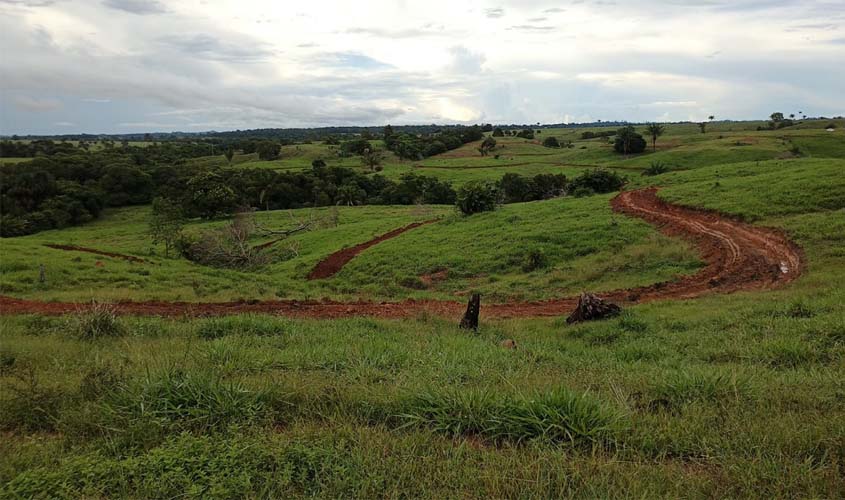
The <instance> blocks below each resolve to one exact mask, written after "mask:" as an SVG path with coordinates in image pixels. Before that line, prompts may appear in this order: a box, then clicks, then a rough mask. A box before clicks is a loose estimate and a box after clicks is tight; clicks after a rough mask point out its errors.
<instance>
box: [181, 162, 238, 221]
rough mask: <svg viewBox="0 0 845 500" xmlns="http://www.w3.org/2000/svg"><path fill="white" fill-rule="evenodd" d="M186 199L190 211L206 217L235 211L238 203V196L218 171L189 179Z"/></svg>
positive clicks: (209, 217)
mask: <svg viewBox="0 0 845 500" xmlns="http://www.w3.org/2000/svg"><path fill="white" fill-rule="evenodd" d="M185 199H186V202H187V204H188V208H189V209H190V211H192V212H195V213H196V214H197V215H199V216H200V217H202V218H205V219H211V218H213V217H215V216H217V215H223V214H230V213H233V212H234V210H235V208H236V207H237V205H238V196H237V195H236V194H235V192H234V191H233V190H232V188H231V187H229V186H228V185H227V184H226V182H225V181H224V179H223V178H222V177H221V176H220V175H218V174H217V173H216V172H203V173H201V174H197V175H195V176H193V177H191V178H190V179H188V182H187V183H186V197H185Z"/></svg>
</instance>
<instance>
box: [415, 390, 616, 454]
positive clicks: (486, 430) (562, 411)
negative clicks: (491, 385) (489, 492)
mask: <svg viewBox="0 0 845 500" xmlns="http://www.w3.org/2000/svg"><path fill="white" fill-rule="evenodd" d="M400 418H401V419H402V420H404V421H405V424H404V425H405V426H413V425H418V426H423V427H428V428H430V429H433V430H434V431H437V432H442V433H445V434H450V435H453V436H460V435H470V436H472V435H475V436H480V437H483V438H486V439H489V440H491V441H494V442H502V441H507V442H516V443H520V442H524V441H529V440H540V441H544V442H553V443H562V444H568V445H572V446H583V445H600V444H609V443H612V442H614V441H615V440H616V438H617V437H618V433H619V432H620V431H621V430H622V425H621V424H622V416H621V414H620V413H619V412H617V411H615V410H613V409H611V408H610V407H608V406H606V405H603V404H601V403H599V402H597V401H595V400H593V399H592V398H591V397H589V396H588V395H586V394H575V393H573V392H571V391H569V390H566V389H563V388H561V389H557V390H554V391H551V392H547V393H543V394H536V395H534V396H533V397H530V398H526V397H517V398H506V397H503V396H501V395H499V394H497V393H494V392H492V391H489V390H483V389H482V390H449V391H443V392H428V393H422V394H419V395H415V396H414V397H412V398H411V399H410V400H409V401H408V402H407V403H406V404H405V405H404V413H403V414H402V415H400Z"/></svg>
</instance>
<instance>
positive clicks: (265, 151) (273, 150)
mask: <svg viewBox="0 0 845 500" xmlns="http://www.w3.org/2000/svg"><path fill="white" fill-rule="evenodd" d="M255 151H256V152H257V153H258V157H259V158H260V159H262V160H275V159H276V158H278V157H279V153H280V152H281V151H282V146H281V145H279V143H278V142H274V141H261V142H260V143H258V145H257V146H256V147H255Z"/></svg>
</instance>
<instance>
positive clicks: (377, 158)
mask: <svg viewBox="0 0 845 500" xmlns="http://www.w3.org/2000/svg"><path fill="white" fill-rule="evenodd" d="M381 160H382V154H381V151H379V150H378V149H376V148H367V149H365V150H364V152H363V153H362V154H361V162H363V163H364V165H366V166H367V167H368V168H369V169H370V170H372V171H373V172H377V171H379V170H381Z"/></svg>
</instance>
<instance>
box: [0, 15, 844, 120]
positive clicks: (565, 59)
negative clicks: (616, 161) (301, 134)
mask: <svg viewBox="0 0 845 500" xmlns="http://www.w3.org/2000/svg"><path fill="white" fill-rule="evenodd" d="M625 4H627V5H623V4H622V2H609V1H601V0H599V1H596V0H594V1H589V0H571V1H568V2H566V1H564V2H561V1H558V2H551V1H544V0H538V1H536V2H531V5H530V6H527V5H525V2H517V1H516V0H504V1H499V2H478V3H473V4H456V3H454V2H449V1H445V0H444V1H441V0H431V1H429V2H425V3H419V2H394V1H388V0H385V1H374V2H368V4H367V8H361V6H360V5H359V4H354V3H350V2H336V3H334V4H327V3H325V2H311V3H307V2H306V3H304V4H297V5H295V6H292V4H287V3H285V2H275V1H273V0H239V1H234V0H216V1H215V2H205V1H202V0H184V1H172V2H171V1H168V2H166V3H165V2H158V1H154V0H103V1H99V0H0V32H2V33H3V36H2V45H3V52H4V56H3V57H2V58H0V75H2V76H0V133H2V134H14V133H21V134H23V133H68V132H70V131H79V132H91V133H100V132H136V131H150V130H156V131H169V130H183V131H201V130H210V129H216V130H227V129H237V128H240V129H243V128H255V127H288V126H290V127H294V126H322V125H350V124H353V125H378V124H384V123H387V122H391V123H396V124H404V123H432V122H437V123H445V122H450V123H451V122H475V121H485V122H486V121H489V122H500V123H535V122H538V121H539V122H545V123H551V122H561V121H592V120H597V119H604V120H614V119H628V120H638V121H639V120H673V121H674V120H687V119H691V120H697V119H702V118H704V117H706V116H708V115H711V114H712V115H716V116H717V117H719V118H734V119H746V118H760V117H763V116H766V115H768V114H769V113H770V112H772V111H774V110H781V111H784V112H787V113H789V112H798V111H803V112H805V113H808V114H827V115H833V114H845V100H843V99H842V85H843V83H842V82H843V81H845V69H843V67H845V65H843V64H842V61H845V43H843V40H845V3H843V2H841V0H769V1H763V0H745V1H743V0H733V1H728V0H724V1H723V0H699V1H681V0H642V1H640V2H636V4H634V3H629V2H625Z"/></svg>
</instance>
